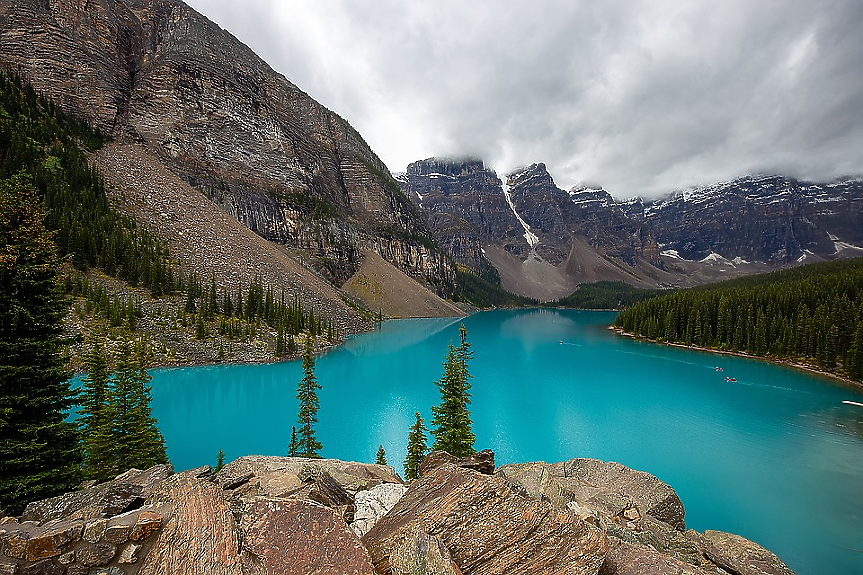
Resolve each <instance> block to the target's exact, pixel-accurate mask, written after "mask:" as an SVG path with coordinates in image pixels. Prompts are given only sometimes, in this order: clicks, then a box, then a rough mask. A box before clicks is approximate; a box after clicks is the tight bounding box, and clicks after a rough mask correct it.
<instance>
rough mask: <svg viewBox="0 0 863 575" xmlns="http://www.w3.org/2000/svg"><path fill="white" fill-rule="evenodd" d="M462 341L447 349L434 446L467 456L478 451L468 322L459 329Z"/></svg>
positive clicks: (435, 411) (434, 411)
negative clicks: (474, 446)
mask: <svg viewBox="0 0 863 575" xmlns="http://www.w3.org/2000/svg"><path fill="white" fill-rule="evenodd" d="M459 338H460V343H459V345H458V347H454V346H453V345H452V344H450V345H449V347H448V349H447V354H446V359H445V360H444V364H443V365H444V373H443V376H442V377H441V378H440V379H439V380H438V381H437V382H436V383H437V386H438V390H439V391H440V396H441V402H440V405H438V406H436V407H432V414H433V417H432V420H431V424H432V425H433V426H434V429H433V430H432V435H434V438H435V440H434V445H433V446H432V449H435V450H443V451H446V452H447V453H449V454H450V455H454V456H456V457H467V456H469V455H472V454H473V453H474V449H473V443H474V440H475V436H474V434H473V432H472V431H471V426H472V422H471V418H470V411H468V408H467V406H468V405H469V404H470V378H471V375H470V373H469V372H468V361H469V360H470V359H471V357H472V355H473V352H471V350H470V344H469V343H468V341H467V329H465V327H464V324H462V325H461V327H460V328H459Z"/></svg>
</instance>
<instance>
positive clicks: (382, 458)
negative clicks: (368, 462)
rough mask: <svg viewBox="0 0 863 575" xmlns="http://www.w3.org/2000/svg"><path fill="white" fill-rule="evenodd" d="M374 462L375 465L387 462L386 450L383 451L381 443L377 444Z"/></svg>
mask: <svg viewBox="0 0 863 575" xmlns="http://www.w3.org/2000/svg"><path fill="white" fill-rule="evenodd" d="M375 464H376V465H386V464H387V452H386V451H384V446H383V445H378V453H377V455H376V456H375Z"/></svg>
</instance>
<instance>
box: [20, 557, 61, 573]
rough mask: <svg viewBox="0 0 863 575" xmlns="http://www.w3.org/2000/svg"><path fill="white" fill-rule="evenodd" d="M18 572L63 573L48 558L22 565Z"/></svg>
mask: <svg viewBox="0 0 863 575" xmlns="http://www.w3.org/2000/svg"><path fill="white" fill-rule="evenodd" d="M18 572H19V573H20V574H21V575H63V569H62V568H61V567H59V566H58V565H55V564H54V562H53V561H51V560H50V559H44V560H42V561H38V562H36V563H30V564H28V565H23V566H22V567H21V569H19V571H18Z"/></svg>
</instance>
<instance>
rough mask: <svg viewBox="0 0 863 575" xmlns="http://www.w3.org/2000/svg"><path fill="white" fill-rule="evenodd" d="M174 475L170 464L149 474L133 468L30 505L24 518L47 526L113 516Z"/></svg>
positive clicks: (136, 503) (25, 509)
mask: <svg viewBox="0 0 863 575" xmlns="http://www.w3.org/2000/svg"><path fill="white" fill-rule="evenodd" d="M173 472H174V471H173V468H172V467H171V466H170V465H154V466H153V467H151V468H150V469H147V470H145V471H140V470H138V469H130V470H129V471H127V472H125V473H123V474H122V475H118V476H117V477H116V478H115V479H112V480H111V481H107V482H105V483H100V484H98V485H95V486H93V487H90V488H88V489H83V490H81V491H73V492H71V493H66V494H64V495H59V496H57V497H52V498H50V499H44V500H42V501H35V502H33V503H30V504H29V505H27V507H25V508H24V515H22V518H23V519H27V520H30V521H38V522H42V523H44V522H46V521H50V520H52V519H82V520H87V519H93V518H96V517H111V516H114V515H117V514H119V513H122V512H124V511H126V510H128V509H129V508H131V507H134V506H135V505H140V504H141V503H143V501H144V499H145V498H146V497H147V496H148V495H149V494H150V492H151V491H152V490H153V488H154V487H155V486H156V485H158V484H159V483H161V482H162V481H164V479H165V478H166V477H168V476H169V475H171V474H172V473H173Z"/></svg>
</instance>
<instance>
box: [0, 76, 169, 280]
mask: <svg viewBox="0 0 863 575" xmlns="http://www.w3.org/2000/svg"><path fill="white" fill-rule="evenodd" d="M102 142H103V137H102V135H101V134H100V133H99V132H98V131H96V130H94V129H92V128H91V127H90V126H88V125H87V124H86V123H84V122H81V121H80V120H77V119H75V118H72V117H71V116H69V115H67V114H64V113H63V112H62V111H61V110H60V109H59V108H58V107H57V106H55V105H54V104H53V103H52V102H49V101H48V100H46V99H45V98H44V97H42V96H41V95H38V94H36V92H35V90H34V89H33V88H32V87H31V86H30V85H28V84H26V83H23V82H22V81H21V80H20V79H18V78H10V77H9V76H7V75H3V74H2V73H0V179H4V178H9V177H11V176H13V175H16V174H18V173H25V174H28V175H29V176H30V178H32V180H33V183H34V184H35V186H36V188H37V190H38V192H39V194H40V195H41V196H42V199H43V201H44V204H45V209H46V212H47V217H46V222H45V223H46V226H47V227H48V229H50V230H53V231H55V232H56V236H55V241H56V243H57V248H58V250H59V252H60V256H61V257H64V256H69V257H70V259H71V262H72V263H73V264H74V266H75V267H76V268H78V269H84V268H88V267H99V268H102V269H104V270H105V272H106V273H108V274H109V275H114V276H116V277H118V278H120V279H122V280H125V281H127V282H128V283H130V284H131V285H138V284H139V283H140V284H141V285H143V286H144V287H146V288H147V289H149V290H150V292H151V293H152V294H153V295H157V296H158V295H161V294H163V293H171V292H173V291H174V290H175V289H176V287H177V285H176V280H175V277H174V272H173V270H172V269H171V265H170V263H169V260H168V251H167V249H165V248H163V247H162V245H161V244H160V243H159V242H158V240H156V239H155V238H153V237H152V236H151V235H149V234H147V233H146V231H144V230H141V229H139V228H138V227H137V226H136V225H135V223H134V222H133V221H131V220H130V219H128V218H124V217H123V216H121V215H120V214H119V213H118V212H117V211H116V210H114V209H113V208H112V207H111V205H110V204H109V202H108V199H107V197H106V196H105V187H104V182H103V181H102V178H101V176H100V175H99V174H98V173H97V172H95V171H94V170H93V169H91V168H90V166H89V165H88V163H87V156H86V153H87V152H90V151H93V150H96V149H98V148H100V147H101V146H102Z"/></svg>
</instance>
